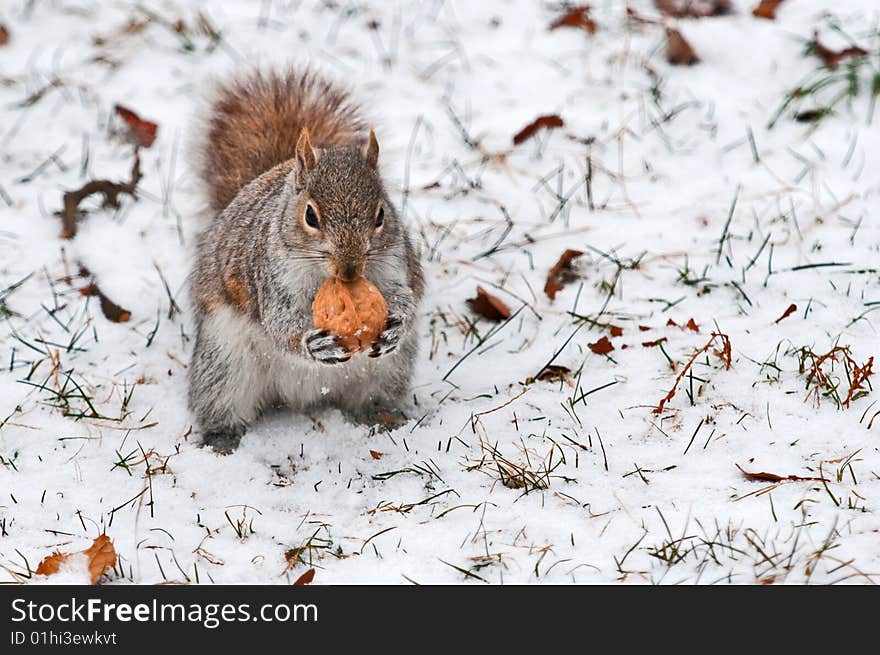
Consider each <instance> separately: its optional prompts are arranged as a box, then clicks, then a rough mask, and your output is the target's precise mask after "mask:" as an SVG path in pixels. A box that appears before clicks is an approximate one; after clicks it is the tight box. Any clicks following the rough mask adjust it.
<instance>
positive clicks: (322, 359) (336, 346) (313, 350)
mask: <svg viewBox="0 0 880 655" xmlns="http://www.w3.org/2000/svg"><path fill="white" fill-rule="evenodd" d="M302 343H303V346H304V349H305V351H306V353H307V354H308V355H309V357H311V358H312V359H314V360H315V361H316V362H319V363H321V364H341V363H342V362H347V361H348V360H349V359H351V353H350V352H348V349H347V348H346V347H345V346H343V345H342V341H341V340H340V339H339V337H338V336H337V335H335V334H332V333H331V332H328V331H327V330H320V329H317V328H316V329H314V330H309V331H308V332H306V333H305V335H303V340H302Z"/></svg>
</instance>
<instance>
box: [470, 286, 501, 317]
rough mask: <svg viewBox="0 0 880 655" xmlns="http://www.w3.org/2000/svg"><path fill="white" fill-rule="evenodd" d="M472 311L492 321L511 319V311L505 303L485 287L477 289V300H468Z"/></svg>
mask: <svg viewBox="0 0 880 655" xmlns="http://www.w3.org/2000/svg"><path fill="white" fill-rule="evenodd" d="M467 303H468V305H470V307H471V309H472V310H474V311H475V312H477V314H480V315H481V316H483V317H485V318H488V319H489V320H490V321H503V320H504V319H506V318H510V309H509V308H508V306H507V305H505V304H504V302H503V301H501V300H499V299H498V298H496V297H495V296H493V295H492V294H491V293H489V292H488V291H486V290H485V289H484V288H483V287H477V295H476V297H475V298H468V301H467Z"/></svg>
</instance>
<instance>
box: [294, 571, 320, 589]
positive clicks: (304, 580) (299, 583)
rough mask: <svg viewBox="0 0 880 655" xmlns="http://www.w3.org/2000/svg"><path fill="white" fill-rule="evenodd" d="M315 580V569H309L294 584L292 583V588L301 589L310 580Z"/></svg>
mask: <svg viewBox="0 0 880 655" xmlns="http://www.w3.org/2000/svg"><path fill="white" fill-rule="evenodd" d="M314 579H315V569H309V570H308V571H306V572H305V573H303V574H302V575H301V576H299V577H298V578H297V579H296V582H294V583H293V586H294V587H302V586H303V585H307V584H310V583H311V582H312V580H314Z"/></svg>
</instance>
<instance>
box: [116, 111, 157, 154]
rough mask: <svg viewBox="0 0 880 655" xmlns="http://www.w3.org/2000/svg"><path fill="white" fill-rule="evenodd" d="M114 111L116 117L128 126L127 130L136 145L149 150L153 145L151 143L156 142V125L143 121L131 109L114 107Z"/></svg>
mask: <svg viewBox="0 0 880 655" xmlns="http://www.w3.org/2000/svg"><path fill="white" fill-rule="evenodd" d="M115 111H116V115H117V116H119V117H120V118H121V119H122V120H123V121H125V124H126V125H128V129H129V130H131V135H132V137H133V138H134V140H135V142H136V143H137V144H138V145H141V146H143V147H144V148H149V147H150V146H151V145H153V142H154V141H155V140H156V132H157V131H158V130H159V126H158V125H156V123H153V122H152V121H147V120H144V119H143V118H141V117H140V116H138V115H137V114H136V113H134V112H133V111H132V110H131V109H128V108H127V107H123V106H122V105H116V107H115Z"/></svg>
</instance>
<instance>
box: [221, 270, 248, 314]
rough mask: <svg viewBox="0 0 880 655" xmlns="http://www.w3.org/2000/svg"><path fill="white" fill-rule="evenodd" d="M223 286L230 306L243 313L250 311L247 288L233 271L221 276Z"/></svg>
mask: <svg viewBox="0 0 880 655" xmlns="http://www.w3.org/2000/svg"><path fill="white" fill-rule="evenodd" d="M223 284H224V286H225V287H226V298H227V300H228V301H229V304H230V305H233V306H234V307H237V308H238V309H240V310H241V311H243V312H247V311H250V309H251V294H249V293H248V290H247V287H246V286H245V285H244V282H242V280H241V278H239V277H238V276H237V275H236V274H235V272H234V271H232V270H229V271H227V272H226V274H225V275H224V276H223Z"/></svg>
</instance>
